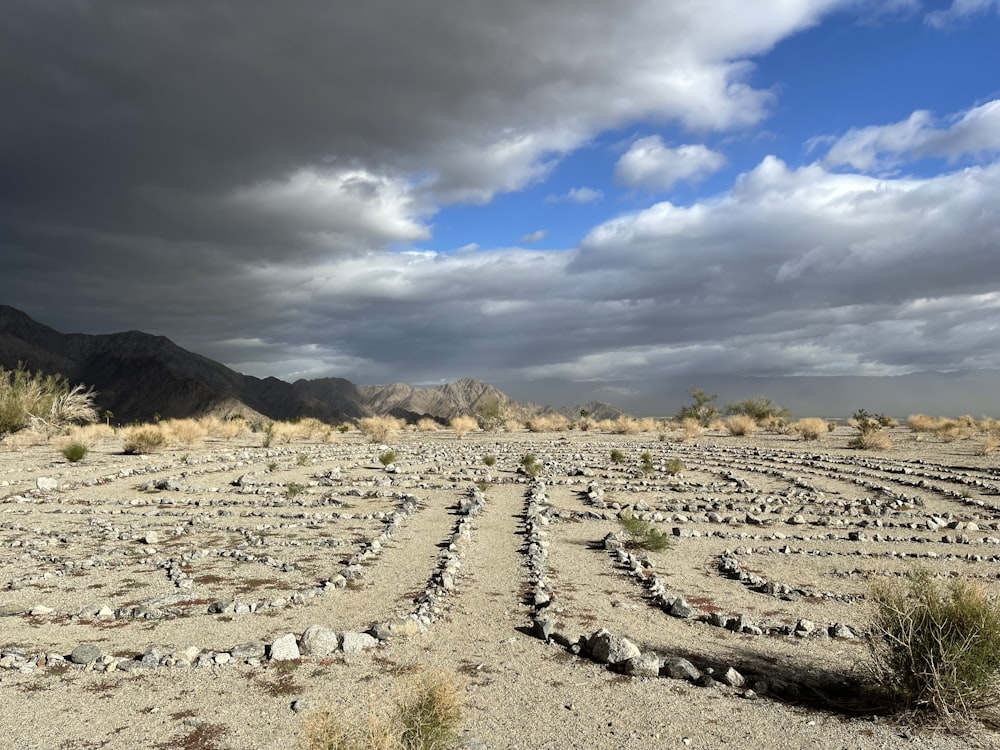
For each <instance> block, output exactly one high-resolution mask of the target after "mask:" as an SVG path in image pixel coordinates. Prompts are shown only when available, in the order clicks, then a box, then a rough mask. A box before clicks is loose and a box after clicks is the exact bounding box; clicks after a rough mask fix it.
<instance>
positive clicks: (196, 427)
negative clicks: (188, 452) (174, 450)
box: [160, 419, 208, 446]
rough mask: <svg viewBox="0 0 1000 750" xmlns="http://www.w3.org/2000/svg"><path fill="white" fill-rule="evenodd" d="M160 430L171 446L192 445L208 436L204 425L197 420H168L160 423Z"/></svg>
mask: <svg viewBox="0 0 1000 750" xmlns="http://www.w3.org/2000/svg"><path fill="white" fill-rule="evenodd" d="M160 429H161V430H162V431H163V435H164V437H165V438H166V439H167V441H168V442H169V443H170V444H171V445H183V446H190V445H194V444H195V443H197V442H198V441H200V440H202V439H203V438H204V437H205V436H206V435H208V430H207V429H206V428H205V425H204V423H203V422H202V421H201V420H198V419H168V420H167V421H165V422H161V423H160Z"/></svg>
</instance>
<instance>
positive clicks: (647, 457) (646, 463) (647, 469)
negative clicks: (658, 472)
mask: <svg viewBox="0 0 1000 750" xmlns="http://www.w3.org/2000/svg"><path fill="white" fill-rule="evenodd" d="M639 460H640V461H641V464H640V465H639V468H640V469H642V473H643V474H652V473H653V454H652V453H650V452H649V451H644V452H643V454H642V455H641V456H639Z"/></svg>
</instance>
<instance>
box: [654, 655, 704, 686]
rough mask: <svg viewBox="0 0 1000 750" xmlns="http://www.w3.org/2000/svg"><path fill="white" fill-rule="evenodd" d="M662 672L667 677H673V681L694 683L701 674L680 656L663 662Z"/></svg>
mask: <svg viewBox="0 0 1000 750" xmlns="http://www.w3.org/2000/svg"><path fill="white" fill-rule="evenodd" d="M663 671H664V673H665V674H666V675H667V677H673V678H674V679H675V680H690V681H691V682H694V681H695V680H697V679H698V678H699V677H701V672H700V671H698V669H697V668H696V667H695V666H694V664H692V663H691V662H689V661H688V660H687V659H684V658H683V657H680V656H674V657H671V658H669V659H667V660H666V661H664V662H663Z"/></svg>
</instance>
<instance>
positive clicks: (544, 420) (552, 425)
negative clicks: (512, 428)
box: [525, 414, 570, 432]
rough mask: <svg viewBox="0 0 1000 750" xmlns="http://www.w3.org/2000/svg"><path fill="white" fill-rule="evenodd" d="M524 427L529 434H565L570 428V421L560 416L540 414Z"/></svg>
mask: <svg viewBox="0 0 1000 750" xmlns="http://www.w3.org/2000/svg"><path fill="white" fill-rule="evenodd" d="M525 427H527V428H528V431H529V432H565V431H566V430H568V429H569V428H570V421H569V419H568V418H566V417H564V416H563V415H562V414H542V415H540V416H537V417H532V418H531V419H529V420H528V421H527V422H526V423H525Z"/></svg>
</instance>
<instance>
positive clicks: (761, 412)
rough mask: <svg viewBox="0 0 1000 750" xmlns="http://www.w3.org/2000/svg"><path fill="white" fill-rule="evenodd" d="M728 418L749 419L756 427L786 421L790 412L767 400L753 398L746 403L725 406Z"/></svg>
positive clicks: (757, 397)
mask: <svg viewBox="0 0 1000 750" xmlns="http://www.w3.org/2000/svg"><path fill="white" fill-rule="evenodd" d="M726 414H727V415H728V416H731V417H732V416H737V415H743V416H746V417H750V418H751V419H753V421H754V422H755V423H756V424H758V425H766V424H770V423H773V422H780V421H781V420H787V419H788V417H789V414H790V412H789V411H788V409H786V408H785V407H783V406H778V405H777V404H776V403H774V402H773V401H772V400H771V399H769V398H764V396H755V397H754V398H749V399H747V400H746V401H739V402H737V403H734V404H727V405H726Z"/></svg>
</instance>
